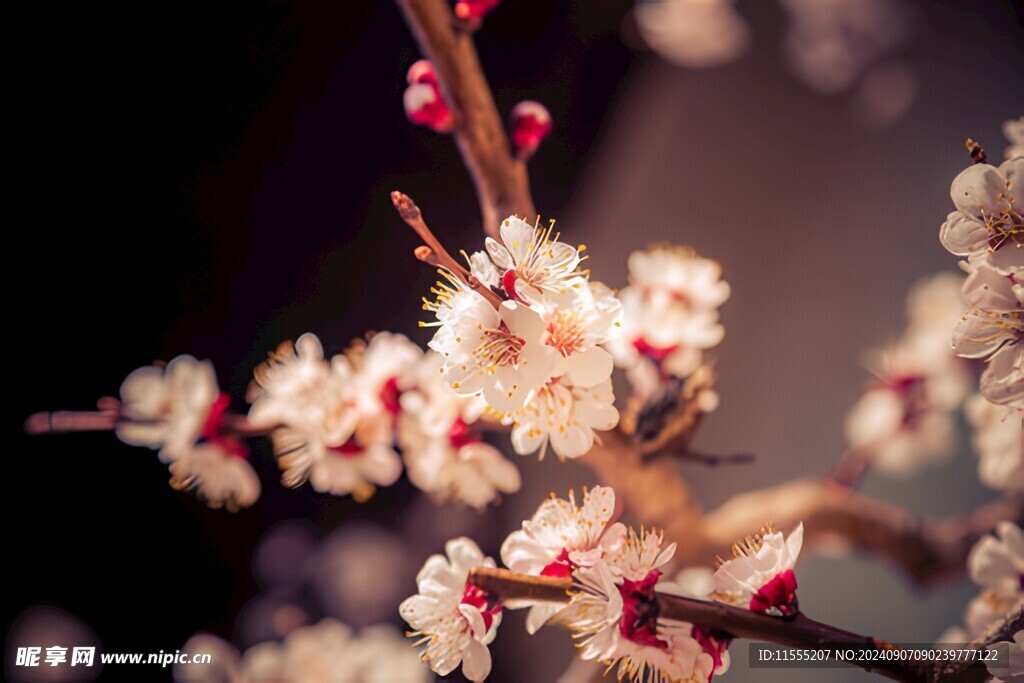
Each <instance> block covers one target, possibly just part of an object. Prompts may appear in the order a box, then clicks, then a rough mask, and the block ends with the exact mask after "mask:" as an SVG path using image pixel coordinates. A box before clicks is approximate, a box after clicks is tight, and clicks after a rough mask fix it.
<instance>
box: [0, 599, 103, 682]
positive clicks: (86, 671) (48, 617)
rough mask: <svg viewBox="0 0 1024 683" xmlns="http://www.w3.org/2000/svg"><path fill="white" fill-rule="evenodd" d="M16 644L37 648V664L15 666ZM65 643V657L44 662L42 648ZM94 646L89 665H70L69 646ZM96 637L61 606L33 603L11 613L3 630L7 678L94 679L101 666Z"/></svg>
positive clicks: (43, 649) (18, 679)
mask: <svg viewBox="0 0 1024 683" xmlns="http://www.w3.org/2000/svg"><path fill="white" fill-rule="evenodd" d="M19 647H38V648H40V653H39V663H40V665H39V666H37V667H27V666H16V664H15V662H16V661H17V651H18V648H19ZM48 647H65V648H67V652H66V654H65V657H66V661H65V662H63V663H61V664H58V665H57V666H50V665H47V664H46V663H45V659H46V648H48ZM76 647H94V648H96V652H95V654H94V663H93V665H92V666H84V665H82V664H78V665H76V666H74V667H72V666H71V659H72V650H73V648H76ZM100 652H101V648H100V641H99V638H98V637H97V636H96V634H95V633H94V632H93V630H92V629H91V628H89V627H88V626H86V624H85V623H84V622H83V621H82V620H80V619H79V618H78V617H75V616H73V615H71V614H68V613H67V612H65V611H64V610H61V609H57V608H56V607H50V606H49V605H36V606H34V607H29V608H28V609H26V610H25V611H24V612H22V613H21V614H19V615H18V616H16V617H14V619H12V620H11V622H10V627H9V629H8V631H7V646H6V648H5V654H4V662H5V665H4V668H5V673H6V680H8V681H75V682H76V683H79V682H84V681H92V680H95V679H96V678H97V677H98V676H99V675H100V673H101V672H102V670H103V666H102V664H101V663H100Z"/></svg>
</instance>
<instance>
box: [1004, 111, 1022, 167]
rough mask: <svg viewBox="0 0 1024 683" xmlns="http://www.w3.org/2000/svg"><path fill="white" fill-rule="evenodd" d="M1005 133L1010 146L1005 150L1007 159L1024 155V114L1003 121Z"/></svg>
mask: <svg viewBox="0 0 1024 683" xmlns="http://www.w3.org/2000/svg"><path fill="white" fill-rule="evenodd" d="M1003 135H1005V136H1006V140H1007V142H1009V143H1010V146H1009V147H1007V148H1006V149H1005V150H1004V151H1003V156H1004V157H1005V158H1006V159H1013V158H1014V157H1024V116H1022V117H1020V118H1019V119H1010V120H1008V121H1003Z"/></svg>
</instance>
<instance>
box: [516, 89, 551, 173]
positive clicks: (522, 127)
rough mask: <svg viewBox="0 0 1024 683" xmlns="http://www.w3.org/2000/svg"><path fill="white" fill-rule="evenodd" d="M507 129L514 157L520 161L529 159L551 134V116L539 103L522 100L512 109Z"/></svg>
mask: <svg viewBox="0 0 1024 683" xmlns="http://www.w3.org/2000/svg"><path fill="white" fill-rule="evenodd" d="M509 127H510V128H511V131H510V134H509V137H510V138H511V139H512V146H513V147H515V149H516V155H517V156H518V157H519V158H520V159H529V158H530V157H532V156H533V155H534V153H535V152H536V151H537V148H538V147H540V143H541V141H543V140H544V138H546V137H547V136H548V134H549V133H550V132H551V114H550V112H548V109H547V107H545V106H544V105H543V104H541V103H540V102H534V101H533V100H524V101H522V102H520V103H519V104H517V105H516V106H514V107H512V113H511V114H510V115H509Z"/></svg>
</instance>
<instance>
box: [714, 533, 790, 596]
mask: <svg viewBox="0 0 1024 683" xmlns="http://www.w3.org/2000/svg"><path fill="white" fill-rule="evenodd" d="M803 540H804V525H803V524H802V523H801V524H798V525H797V527H796V529H794V530H793V532H792V533H790V535H789V538H788V539H787V538H785V537H784V536H783V534H782V532H776V531H774V530H773V529H772V528H771V525H769V526H768V527H767V528H764V529H762V530H761V532H760V533H758V534H755V535H753V536H748V537H746V538H745V539H743V540H742V541H740V542H739V543H737V544H736V545H734V546H733V547H732V552H733V559H731V560H722V559H721V558H719V566H718V569H717V570H715V575H714V585H715V590H714V593H712V595H711V597H713V598H714V599H715V600H718V601H719V602H725V603H728V604H730V605H735V606H737V607H745V608H746V609H749V610H750V611H751V612H760V613H764V614H771V615H775V616H793V615H794V614H796V613H797V611H799V606H798V603H797V597H796V589H797V582H796V574H795V573H794V572H793V567H794V566H795V565H796V560H797V557H798V556H799V555H800V548H801V546H802V545H803Z"/></svg>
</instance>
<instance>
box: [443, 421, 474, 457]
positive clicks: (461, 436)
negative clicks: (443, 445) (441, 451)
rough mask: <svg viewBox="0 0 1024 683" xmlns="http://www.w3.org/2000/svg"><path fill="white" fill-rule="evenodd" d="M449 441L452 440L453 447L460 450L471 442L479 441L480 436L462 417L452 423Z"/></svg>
mask: <svg viewBox="0 0 1024 683" xmlns="http://www.w3.org/2000/svg"><path fill="white" fill-rule="evenodd" d="M448 441H449V442H451V444H452V448H454V449H456V450H458V449H460V448H462V447H463V446H468V445H469V444H471V443H479V442H480V437H479V436H477V434H476V432H474V431H473V430H472V429H470V427H469V425H467V424H466V423H465V422H463V421H462V418H461V417H460V418H457V419H456V420H455V422H453V423H452V428H451V429H449V430H448Z"/></svg>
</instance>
